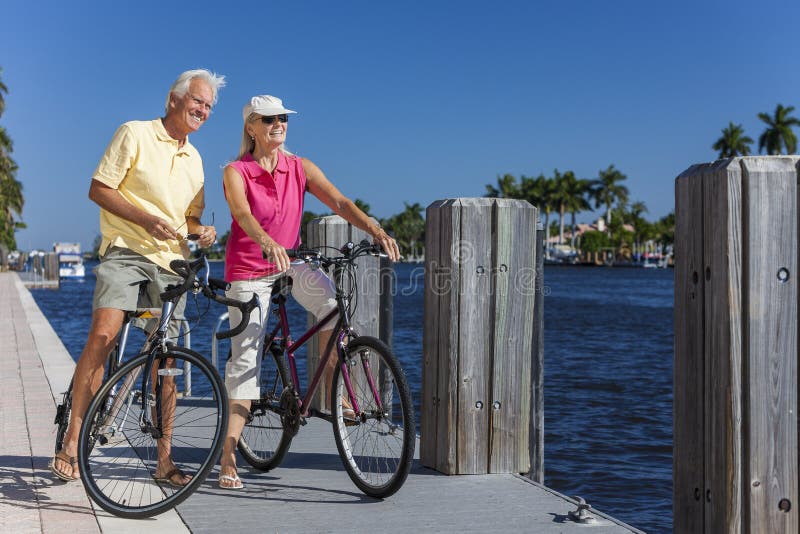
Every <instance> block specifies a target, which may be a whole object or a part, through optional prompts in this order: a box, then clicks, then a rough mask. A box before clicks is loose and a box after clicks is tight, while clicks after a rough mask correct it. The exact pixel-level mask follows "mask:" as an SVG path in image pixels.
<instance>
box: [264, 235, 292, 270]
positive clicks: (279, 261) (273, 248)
mask: <svg viewBox="0 0 800 534" xmlns="http://www.w3.org/2000/svg"><path fill="white" fill-rule="evenodd" d="M261 252H262V254H263V255H264V259H265V260H267V261H268V262H270V263H274V264H275V267H276V268H277V269H278V270H279V271H280V272H284V271H286V270H287V269H288V268H289V256H288V255H287V254H286V249H285V248H283V247H282V246H280V245H279V244H278V243H276V242H275V241H273V240H272V239H269V240H267V241H264V242H263V243H261Z"/></svg>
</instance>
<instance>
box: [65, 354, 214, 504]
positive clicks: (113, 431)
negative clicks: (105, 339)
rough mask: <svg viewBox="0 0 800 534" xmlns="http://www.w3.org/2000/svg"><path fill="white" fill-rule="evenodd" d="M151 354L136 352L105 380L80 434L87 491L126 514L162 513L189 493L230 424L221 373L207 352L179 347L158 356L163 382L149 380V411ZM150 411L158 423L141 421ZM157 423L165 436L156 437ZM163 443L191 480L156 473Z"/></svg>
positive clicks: (151, 418)
mask: <svg viewBox="0 0 800 534" xmlns="http://www.w3.org/2000/svg"><path fill="white" fill-rule="evenodd" d="M147 358H148V356H147V354H142V355H139V356H137V357H136V358H134V359H133V360H132V361H130V362H128V363H127V364H126V365H124V366H123V367H122V368H121V369H120V370H119V371H117V372H116V373H114V375H113V376H111V378H110V379H109V380H108V381H107V382H106V383H104V384H103V385H102V386H101V388H100V389H99V390H98V392H97V393H96V394H95V396H94V398H93V399H92V402H91V404H90V405H89V408H88V410H87V412H86V417H85V419H84V424H83V425H82V427H81V433H80V437H79V441H78V452H79V454H78V461H79V464H80V472H81V479H83V483H84V486H85V487H86V491H87V492H88V493H89V496H90V497H91V498H92V500H94V502H96V503H97V504H98V505H99V506H100V507H102V508H103V509H104V510H106V511H108V512H110V513H112V514H114V515H117V516H120V517H128V518H140V517H149V516H152V515H155V514H159V513H161V512H164V511H166V510H168V509H170V508H172V507H173V506H176V505H178V504H180V503H181V502H182V501H183V500H184V499H186V498H187V497H188V496H189V495H191V493H192V492H193V491H194V490H195V489H196V488H197V487H199V486H200V484H202V483H203V481H204V480H205V478H206V476H207V475H208V472H209V471H210V470H211V468H212V467H213V466H214V463H215V462H216V460H217V457H218V456H219V451H220V448H221V447H222V441H223V436H224V433H225V429H226V427H227V424H228V398H227V393H226V391H225V387H224V385H223V383H222V380H221V379H220V377H219V373H217V371H216V370H215V369H213V368H212V367H211V365H210V364H209V363H208V362H207V361H206V359H205V358H203V357H202V356H201V355H199V354H197V353H195V352H192V351H190V350H186V349H182V348H178V347H174V348H173V349H171V351H170V352H168V353H163V354H158V355H157V356H156V358H155V362H154V364H153V369H157V370H158V371H157V376H155V378H157V382H156V383H154V382H153V380H152V379H151V380H150V381H149V383H150V384H151V386H149V387H148V391H147V393H146V395H147V399H146V400H145V403H144V405H145V408H144V409H145V410H147V412H146V413H145V412H143V409H142V399H141V395H142V378H143V372H144V367H145V365H146V362H147ZM187 363H188V364H190V366H191V367H186V366H185V365H184V364H187ZM187 369H189V372H188V373H187V372H186V371H187ZM152 374H153V373H151V375H152ZM156 406H160V419H161V424H159V423H158V419H159V418H157V416H158V415H159V414H158V412H159V410H157V409H156ZM106 410H107V412H106ZM104 412H105V415H104V416H103V415H102V414H103V413H104ZM145 415H146V416H147V420H149V421H150V422H152V423H153V425H155V426H156V427H157V430H155V431H152V430H150V429H147V428H143V426H142V424H141V422H142V421H143V420H144V417H145ZM158 431H160V432H162V433H163V436H164V437H162V438H160V439H157V438H156V437H154V435H156V436H157V435H158ZM159 448H161V449H162V452H164V453H167V454H168V455H169V456H170V457H171V459H172V462H174V464H175V467H176V468H178V469H180V470H181V471H182V472H183V473H185V474H186V475H188V476H190V477H192V478H191V480H190V481H189V482H188V483H187V484H186V485H185V486H174V485H172V483H170V481H169V480H165V479H163V478H162V479H156V474H157V473H156V469H157V467H158V453H159ZM169 470H171V466H165V467H164V468H162V472H160V473H158V474H159V475H164V474H165V471H169ZM173 478H176V477H173ZM177 478H179V477H177Z"/></svg>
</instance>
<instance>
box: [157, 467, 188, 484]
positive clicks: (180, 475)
mask: <svg viewBox="0 0 800 534" xmlns="http://www.w3.org/2000/svg"><path fill="white" fill-rule="evenodd" d="M153 479H155V481H156V482H158V483H160V484H167V485H170V486H172V487H173V488H182V487H184V486H185V485H186V484H188V483H189V482H191V481H192V477H191V476H189V475H187V474H185V473H184V472H183V471H181V470H180V469H178V468H177V467H173V468H172V469H170V470H169V471H168V472H167V474H165V475H164V476H160V477H157V476H155V475H153ZM176 479H177V480H176ZM184 479H188V480H186V482H183V480H184Z"/></svg>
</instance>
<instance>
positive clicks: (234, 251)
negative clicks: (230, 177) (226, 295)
mask: <svg viewBox="0 0 800 534" xmlns="http://www.w3.org/2000/svg"><path fill="white" fill-rule="evenodd" d="M230 166H231V167H233V168H234V170H236V172H238V173H239V175H240V176H241V177H242V183H243V184H244V191H245V194H246V195H247V202H248V203H249V204H250V211H251V213H252V214H253V217H255V218H256V220H257V221H258V222H259V224H260V225H261V228H263V229H264V231H265V232H267V234H268V235H269V236H270V237H271V238H272V239H274V240H275V242H276V243H278V244H279V245H281V246H282V247H284V248H297V247H298V246H299V245H300V222H301V220H302V217H303V196H304V195H305V191H306V173H305V171H304V170H303V162H302V160H301V159H300V158H299V157H297V156H286V155H285V154H283V153H278V165H277V166H276V167H275V171H274V173H270V172H268V171H266V170H264V168H262V167H261V165H259V164H258V163H256V161H255V160H254V159H253V157H252V156H251V155H250V154H245V155H244V157H242V159H240V160H237V161H234V162H232V163H230ZM224 187H225V185H224V183H223V189H224ZM225 194H226V196H227V192H226V193H225ZM275 272H276V269H275V264H274V263H270V262H268V261H267V260H265V259H263V258H262V256H261V247H260V246H259V244H258V243H256V242H255V241H253V240H252V239H250V236H248V235H247V234H246V233H245V231H244V230H242V227H241V226H239V224H238V223H237V222H236V219H233V222H232V223H231V233H230V236H229V237H228V244H227V247H226V248H225V280H226V281H228V282H235V281H239V280H250V279H252V278H259V277H262V276H266V275H268V274H273V273H275Z"/></svg>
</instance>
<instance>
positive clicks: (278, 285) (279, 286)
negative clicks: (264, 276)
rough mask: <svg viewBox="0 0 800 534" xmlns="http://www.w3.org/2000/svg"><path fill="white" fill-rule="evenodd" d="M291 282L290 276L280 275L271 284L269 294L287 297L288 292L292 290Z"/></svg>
mask: <svg viewBox="0 0 800 534" xmlns="http://www.w3.org/2000/svg"><path fill="white" fill-rule="evenodd" d="M292 283H293V282H292V277H291V276H281V277H280V278H278V279H277V280H275V283H274V284H272V295H270V296H271V297H277V296H278V295H280V296H282V297H288V296H289V293H290V292H291V291H292Z"/></svg>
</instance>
